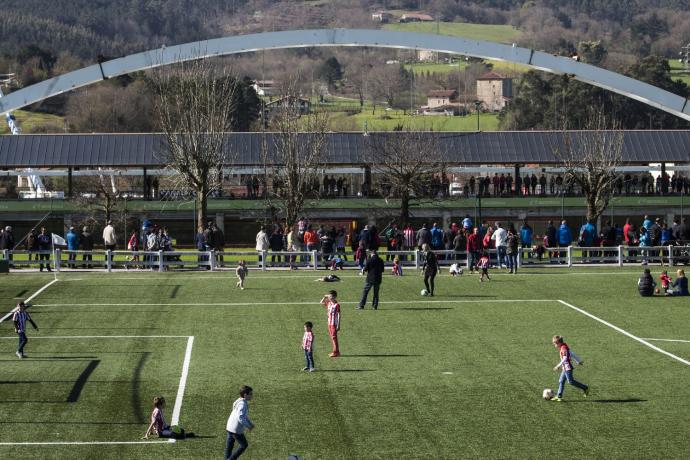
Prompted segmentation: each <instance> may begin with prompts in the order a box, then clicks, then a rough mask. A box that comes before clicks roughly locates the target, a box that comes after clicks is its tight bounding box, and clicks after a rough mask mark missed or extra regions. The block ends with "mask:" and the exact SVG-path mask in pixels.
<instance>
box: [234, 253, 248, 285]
mask: <svg viewBox="0 0 690 460" xmlns="http://www.w3.org/2000/svg"><path fill="white" fill-rule="evenodd" d="M248 271H249V270H247V264H246V262H245V261H244V260H240V263H239V264H238V265H237V268H236V269H235V275H237V280H238V281H237V284H236V287H238V288H240V289H242V290H243V291H244V279H245V278H246V277H247V272H248Z"/></svg>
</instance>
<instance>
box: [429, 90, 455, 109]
mask: <svg viewBox="0 0 690 460" xmlns="http://www.w3.org/2000/svg"><path fill="white" fill-rule="evenodd" d="M457 99H458V92H457V91H456V90H454V89H442V90H436V91H429V94H427V95H426V105H427V106H428V108H429V109H434V108H436V107H441V106H445V105H449V104H453V103H455V102H456V101H457Z"/></svg>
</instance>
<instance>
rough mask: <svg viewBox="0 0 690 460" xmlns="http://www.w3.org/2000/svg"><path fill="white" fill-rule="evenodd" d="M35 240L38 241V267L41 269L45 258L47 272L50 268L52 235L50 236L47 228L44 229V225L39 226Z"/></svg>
mask: <svg viewBox="0 0 690 460" xmlns="http://www.w3.org/2000/svg"><path fill="white" fill-rule="evenodd" d="M36 240H37V241H38V250H39V251H40V252H41V254H40V255H39V258H40V260H41V263H40V269H41V271H43V261H44V260H45V261H46V263H45V266H46V268H47V269H48V271H49V272H51V271H52V270H51V269H50V248H51V245H52V242H53V241H52V237H51V236H50V233H48V230H46V228H45V227H41V233H40V234H39V235H38V236H37V237H36Z"/></svg>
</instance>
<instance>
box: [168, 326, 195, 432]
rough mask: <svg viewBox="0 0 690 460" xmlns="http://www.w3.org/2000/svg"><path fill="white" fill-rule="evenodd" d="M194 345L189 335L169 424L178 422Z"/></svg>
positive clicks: (192, 338)
mask: <svg viewBox="0 0 690 460" xmlns="http://www.w3.org/2000/svg"><path fill="white" fill-rule="evenodd" d="M193 346H194V336H189V338H188V339H187V349H186V350H185V353H184V361H183V362H182V375H180V384H179V386H178V387H177V397H176V398H175V406H174V407H173V413H172V420H171V421H170V424H171V425H173V426H174V425H178V424H179V423H180V412H181V411H182V399H183V398H184V390H185V386H186V385H187V376H188V375H189V363H190V362H191V360H192V347H193Z"/></svg>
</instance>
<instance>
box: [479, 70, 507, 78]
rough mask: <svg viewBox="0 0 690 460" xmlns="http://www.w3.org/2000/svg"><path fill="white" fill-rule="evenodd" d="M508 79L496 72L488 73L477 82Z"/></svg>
mask: <svg viewBox="0 0 690 460" xmlns="http://www.w3.org/2000/svg"><path fill="white" fill-rule="evenodd" d="M506 78H507V77H505V76H503V75H501V74H500V73H496V72H493V71H492V72H487V73H485V74H484V75H482V76H481V77H479V78H477V80H505V79H506Z"/></svg>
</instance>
